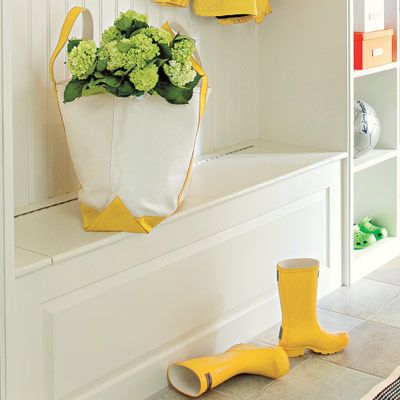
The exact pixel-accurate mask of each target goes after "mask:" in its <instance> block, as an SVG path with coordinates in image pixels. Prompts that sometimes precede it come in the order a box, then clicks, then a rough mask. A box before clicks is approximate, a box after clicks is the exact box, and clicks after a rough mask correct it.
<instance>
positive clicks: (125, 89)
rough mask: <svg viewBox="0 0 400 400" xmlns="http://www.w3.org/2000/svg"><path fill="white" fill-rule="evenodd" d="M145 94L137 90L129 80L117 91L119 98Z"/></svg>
mask: <svg viewBox="0 0 400 400" xmlns="http://www.w3.org/2000/svg"><path fill="white" fill-rule="evenodd" d="M143 94H144V92H142V91H139V90H136V89H135V86H133V84H132V83H131V82H130V81H128V80H125V81H124V82H123V83H122V84H121V86H120V87H119V88H118V90H117V96H118V97H129V96H142V95H143Z"/></svg>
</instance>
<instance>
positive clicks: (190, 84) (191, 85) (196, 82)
mask: <svg viewBox="0 0 400 400" xmlns="http://www.w3.org/2000/svg"><path fill="white" fill-rule="evenodd" d="M200 79H201V75H199V74H196V76H195V78H194V79H193V80H192V82H189V83H187V84H186V85H185V88H188V89H194V88H195V87H196V86H197V84H198V83H199V80H200Z"/></svg>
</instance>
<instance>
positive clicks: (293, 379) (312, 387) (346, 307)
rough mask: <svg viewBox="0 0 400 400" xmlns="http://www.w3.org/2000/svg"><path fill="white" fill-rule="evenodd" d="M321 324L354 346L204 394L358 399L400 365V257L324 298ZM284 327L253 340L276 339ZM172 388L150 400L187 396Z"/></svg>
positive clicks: (222, 398)
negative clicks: (274, 375)
mask: <svg viewBox="0 0 400 400" xmlns="http://www.w3.org/2000/svg"><path fill="white" fill-rule="evenodd" d="M318 306H319V309H318V314H319V320H320V324H321V325H322V326H323V327H324V328H325V329H328V330H333V331H334V330H343V329H345V330H348V331H349V334H350V345H349V346H348V348H347V349H346V350H344V351H343V352H341V353H338V354H335V355H333V356H321V355H316V354H311V353H307V354H306V355H305V356H304V357H300V358H295V359H291V366H292V369H291V371H290V372H289V374H288V375H286V376H285V377H283V378H281V379H278V380H275V381H274V380H272V379H267V378H263V377H259V376H249V375H241V376H238V377H236V378H233V379H231V380H229V381H228V382H226V383H224V384H223V385H221V386H219V387H218V388H216V389H214V390H212V391H211V392H209V393H207V394H205V395H203V396H202V399H204V400H275V399H276V400H278V399H279V400H286V399H287V400H358V399H360V398H361V397H362V396H363V395H364V394H365V393H366V392H368V390H369V389H370V388H372V387H373V386H375V385H376V384H377V383H378V382H380V381H381V380H383V378H384V377H386V376H387V375H389V373H390V372H391V371H392V370H393V369H394V368H396V367H397V366H400V259H397V260H396V261H394V262H392V263H390V264H387V265H386V266H384V267H382V268H380V269H379V270H377V271H375V272H374V273H372V274H370V275H369V276H367V277H366V278H365V279H362V280H360V281H359V282H357V283H356V284H354V285H353V286H351V287H343V288H341V289H338V290H336V291H335V292H334V293H332V294H330V295H328V296H326V297H325V298H323V299H322V300H321V301H319V304H318ZM278 330H279V326H275V327H273V328H271V329H269V330H268V331H266V332H264V333H263V334H261V335H260V336H258V337H257V338H255V339H254V340H253V342H255V343H258V344H263V345H268V344H276V343H277V336H278ZM183 399H187V398H186V397H185V396H183V395H180V394H179V393H177V392H176V391H175V390H174V389H173V388H167V389H165V390H162V391H161V392H159V393H157V394H155V395H154V396H153V397H152V398H151V400H183Z"/></svg>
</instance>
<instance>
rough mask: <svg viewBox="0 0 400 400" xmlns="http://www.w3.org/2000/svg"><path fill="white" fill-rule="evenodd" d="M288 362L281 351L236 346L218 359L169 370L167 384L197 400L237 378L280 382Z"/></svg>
mask: <svg viewBox="0 0 400 400" xmlns="http://www.w3.org/2000/svg"><path fill="white" fill-rule="evenodd" d="M289 368H290V366H289V359H288V356H287V354H286V353H285V351H284V350H283V349H282V348H281V347H275V348H271V347H257V346H254V345H248V344H238V345H236V346H233V347H231V348H230V349H229V350H228V351H226V352H225V353H222V354H219V355H217V356H211V357H202V358H194V359H191V360H187V361H182V362H178V363H176V364H173V365H171V366H170V367H169V368H168V380H169V382H170V383H171V385H172V386H173V387H174V388H175V389H176V390H178V391H179V392H181V393H183V394H186V395H187V396H191V397H197V396H200V395H201V394H203V393H204V392H206V391H207V390H209V389H212V388H214V387H216V386H218V385H220V384H221V383H223V382H225V381H226V380H228V379H230V378H232V377H233V376H235V375H239V374H254V375H262V376H266V377H268V378H279V377H280V376H283V375H285V374H287V373H288V371H289Z"/></svg>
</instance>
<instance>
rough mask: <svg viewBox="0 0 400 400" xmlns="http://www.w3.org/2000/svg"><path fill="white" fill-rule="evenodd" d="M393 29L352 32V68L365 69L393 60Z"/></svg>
mask: <svg viewBox="0 0 400 400" xmlns="http://www.w3.org/2000/svg"><path fill="white" fill-rule="evenodd" d="M393 48H394V36H393V29H385V30H383V31H375V32H369V33H364V32H354V69H367V68H372V67H378V66H380V65H384V64H389V63H391V62H392V61H393Z"/></svg>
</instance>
